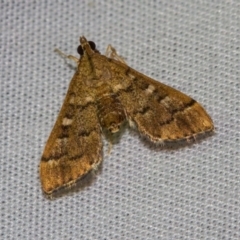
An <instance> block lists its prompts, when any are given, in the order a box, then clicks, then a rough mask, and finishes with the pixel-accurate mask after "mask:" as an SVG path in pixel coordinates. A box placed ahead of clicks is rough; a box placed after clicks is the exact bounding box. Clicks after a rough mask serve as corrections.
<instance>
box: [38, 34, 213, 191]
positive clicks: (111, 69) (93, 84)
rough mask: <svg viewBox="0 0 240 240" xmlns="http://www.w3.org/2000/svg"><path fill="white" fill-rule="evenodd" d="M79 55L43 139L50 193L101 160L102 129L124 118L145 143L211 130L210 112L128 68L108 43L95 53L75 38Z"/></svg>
mask: <svg viewBox="0 0 240 240" xmlns="http://www.w3.org/2000/svg"><path fill="white" fill-rule="evenodd" d="M80 43H81V45H80V46H79V47H78V52H79V54H80V55H81V56H80V59H77V60H76V58H75V57H73V56H68V58H71V59H75V60H76V61H77V62H78V67H77V70H76V73H75V74H74V76H73V78H72V81H71V82H70V86H69V89H68V92H67V95H66V98H65V100H64V103H63V106H62V109H61V111H60V113H59V116H58V118H57V121H56V123H55V125H54V127H53V130H52V132H51V134H50V136H49V139H48V141H47V143H46V146H45V149H44V152H43V155H42V159H41V163H40V178H41V183H42V188H43V191H44V192H45V193H46V194H51V193H53V192H55V191H56V190H58V189H59V188H62V187H66V186H71V185H72V184H74V183H75V182H76V181H77V180H78V179H81V178H82V177H83V176H85V175H86V174H87V173H88V172H90V171H91V170H92V169H95V168H96V167H97V166H98V165H99V163H100V162H101V161H102V147H103V144H102V139H101V135H102V131H103V130H104V129H107V131H109V132H110V133H116V132H118V131H119V128H120V126H121V125H122V124H123V122H124V121H126V120H127V121H128V122H129V125H130V126H131V127H135V128H136V129H137V130H138V131H139V132H140V133H141V134H142V135H144V136H146V137H147V138H148V139H149V140H150V141H151V142H154V143H165V142H167V141H176V140H180V139H189V138H191V137H195V136H196V135H198V134H200V133H205V132H210V131H212V130H213V129H214V126H213V122H212V120H211V118H210V116H209V115H208V114H207V113H206V111H205V110H204V109H203V107H202V106H201V105H200V104H199V103H197V102H196V101H195V100H193V99H192V98H190V97H189V96H187V95H185V94H183V93H181V92H179V91H177V90H175V89H173V88H171V87H169V86H166V85H165V84H163V83H160V82H157V81H155V80H153V79H151V78H149V77H147V76H145V75H143V74H141V73H139V72H137V71H136V70H134V69H132V68H130V67H129V66H128V65H127V64H126V63H125V62H124V60H123V59H122V58H121V57H119V56H118V55H117V53H116V50H115V49H114V48H113V47H111V46H110V45H109V47H108V49H107V56H104V55H101V54H100V53H99V51H98V50H96V48H95V44H94V43H93V42H88V41H87V39H86V38H85V37H81V38H80Z"/></svg>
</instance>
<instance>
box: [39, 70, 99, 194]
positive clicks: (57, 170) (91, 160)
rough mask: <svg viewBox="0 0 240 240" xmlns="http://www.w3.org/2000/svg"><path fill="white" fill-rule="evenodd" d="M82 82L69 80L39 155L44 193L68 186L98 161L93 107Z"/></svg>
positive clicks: (97, 136) (97, 129)
mask: <svg viewBox="0 0 240 240" xmlns="http://www.w3.org/2000/svg"><path fill="white" fill-rule="evenodd" d="M82 82H83V81H81V79H79V77H78V76H77V74H76V76H74V77H73V79H72V81H71V84H70V86H69V91H68V93H67V95H66V98H65V101H64V103H63V106H62V109H61V111H60V113H59V116H58V118H57V121H56V123H55V126H54V128H53V130H52V132H51V134H50V136H49V139H48V141H47V143H46V146H45V149H44V152H43V155H42V159H41V163H40V178H41V182H42V188H43V191H44V192H45V193H46V194H51V193H52V192H54V191H56V190H58V189H59V188H60V187H65V186H71V185H72V184H74V183H75V182H76V180H78V179H80V178H82V177H83V176H84V175H86V174H87V173H88V172H89V171H90V170H92V169H93V168H95V167H96V166H97V165H98V164H99V163H100V162H101V160H102V139H101V128H100V126H99V122H98V118H97V110H96V106H95V104H94V101H91V98H89V94H88V92H89V89H86V86H84V85H83V84H81V83H82ZM73 85H74V86H73ZM73 91H74V92H73ZM87 96H88V97H87Z"/></svg>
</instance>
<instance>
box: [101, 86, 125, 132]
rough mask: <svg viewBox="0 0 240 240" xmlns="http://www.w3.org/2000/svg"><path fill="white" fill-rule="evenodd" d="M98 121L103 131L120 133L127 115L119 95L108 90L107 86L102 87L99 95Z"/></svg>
mask: <svg viewBox="0 0 240 240" xmlns="http://www.w3.org/2000/svg"><path fill="white" fill-rule="evenodd" d="M96 100H97V101H96V103H97V110H98V119H99V122H100V124H101V126H102V128H103V129H107V130H109V131H110V132H111V133H116V132H118V131H119V129H120V127H121V125H122V123H123V122H124V121H125V119H126V115H125V112H124V109H123V106H122V104H121V102H120V101H119V100H118V98H117V95H116V94H115V93H113V92H112V91H109V90H108V86H107V85H102V86H101V87H99V89H98V94H97V99H96Z"/></svg>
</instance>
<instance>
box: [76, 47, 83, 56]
mask: <svg viewBox="0 0 240 240" xmlns="http://www.w3.org/2000/svg"><path fill="white" fill-rule="evenodd" d="M77 52H78V53H79V54H80V55H81V56H82V55H83V48H82V46H81V45H79V46H78V48H77Z"/></svg>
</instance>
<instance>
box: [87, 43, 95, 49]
mask: <svg viewBox="0 0 240 240" xmlns="http://www.w3.org/2000/svg"><path fill="white" fill-rule="evenodd" d="M88 43H89V45H90V47H91V49H92V50H95V49H96V44H95V43H94V42H92V41H89V42H88Z"/></svg>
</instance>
